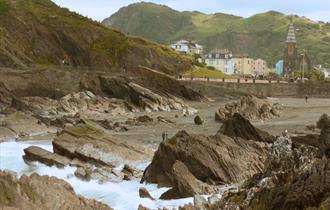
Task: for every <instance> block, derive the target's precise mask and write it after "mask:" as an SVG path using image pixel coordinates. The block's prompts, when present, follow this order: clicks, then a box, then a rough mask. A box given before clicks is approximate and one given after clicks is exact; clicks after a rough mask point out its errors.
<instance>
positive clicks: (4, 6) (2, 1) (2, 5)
mask: <svg viewBox="0 0 330 210" xmlns="http://www.w3.org/2000/svg"><path fill="white" fill-rule="evenodd" d="M9 10H10V5H9V3H8V1H6V0H0V15H6V14H8V13H9Z"/></svg>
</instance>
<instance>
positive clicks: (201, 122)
mask: <svg viewBox="0 0 330 210" xmlns="http://www.w3.org/2000/svg"><path fill="white" fill-rule="evenodd" d="M194 122H195V124H196V125H202V124H203V123H204V121H203V120H202V118H201V117H200V116H199V115H197V116H196V117H195V118H194Z"/></svg>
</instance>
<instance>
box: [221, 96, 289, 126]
mask: <svg viewBox="0 0 330 210" xmlns="http://www.w3.org/2000/svg"><path fill="white" fill-rule="evenodd" d="M282 109H283V108H282V106H281V105H280V104H278V103H275V104H273V105H271V104H270V103H268V102H267V101H266V100H262V99H258V98H256V97H254V96H251V95H249V96H243V97H242V98H241V100H240V101H238V102H232V103H228V104H226V105H225V106H224V107H221V108H219V110H218V111H217V112H216V113H215V120H216V121H218V122H221V123H222V122H224V121H225V120H227V119H228V118H230V117H232V116H233V115H234V114H235V113H239V114H240V115H242V116H243V117H245V118H246V119H248V120H268V119H271V118H273V117H279V116H280V113H281V110H282Z"/></svg>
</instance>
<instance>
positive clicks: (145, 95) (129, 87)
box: [100, 76, 184, 111]
mask: <svg viewBox="0 0 330 210" xmlns="http://www.w3.org/2000/svg"><path fill="white" fill-rule="evenodd" d="M100 80H101V88H102V90H103V91H104V92H105V93H107V94H109V95H110V96H112V97H115V98H120V99H123V100H127V101H129V102H131V103H133V104H134V105H135V106H137V107H139V108H141V109H143V110H145V111H169V110H171V109H172V110H181V109H182V108H183V106H184V103H183V101H182V100H180V99H179V98H177V97H175V96H172V95H169V94H166V95H161V94H158V93H156V92H153V91H152V90H150V89H148V88H145V87H142V86H140V85H138V84H137V83H135V82H132V81H130V80H128V79H126V78H118V77H117V78H116V77H105V76H101V77H100Z"/></svg>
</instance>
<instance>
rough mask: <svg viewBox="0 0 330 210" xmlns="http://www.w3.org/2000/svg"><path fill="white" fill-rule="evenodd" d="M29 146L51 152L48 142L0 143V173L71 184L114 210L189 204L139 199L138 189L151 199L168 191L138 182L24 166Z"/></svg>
mask: <svg viewBox="0 0 330 210" xmlns="http://www.w3.org/2000/svg"><path fill="white" fill-rule="evenodd" d="M29 146H38V147H41V148H43V149H46V150H48V151H51V152H52V151H53V147H52V144H51V141H38V142H36V141H30V142H29V141H28V142H26V141H25V142H3V143H0V170H10V171H14V172H16V173H17V175H18V176H21V175H23V174H25V175H30V174H32V173H38V174H39V175H48V176H55V177H57V178H60V179H63V180H65V181H67V182H68V183H70V184H71V186H72V187H73V189H74V190H75V192H76V193H77V194H80V195H82V196H84V197H87V198H92V199H95V200H98V201H100V202H103V203H106V204H108V205H109V206H111V207H112V208H114V209H115V210H135V209H137V208H138V206H139V204H142V205H143V206H145V207H148V208H150V209H157V208H163V207H166V208H169V209H172V208H177V207H179V206H182V205H184V204H187V203H191V202H193V198H186V199H178V200H169V201H164V200H159V199H156V200H154V201H152V200H150V199H147V198H140V197H139V188H140V187H145V188H146V189H147V190H148V191H149V192H150V194H151V196H152V197H154V198H159V197H160V195H161V194H162V193H164V192H166V191H167V190H168V188H157V186H156V185H154V184H140V183H139V182H138V181H123V182H119V183H113V182H107V183H103V184H100V183H98V182H97V181H96V180H92V181H89V182H87V181H82V180H80V179H78V178H76V177H75V176H74V171H75V170H76V168H75V167H69V166H67V167H65V168H63V169H59V168H57V167H48V166H46V165H44V164H41V163H38V162H32V163H29V164H27V163H25V162H24V160H23V158H22V156H23V155H24V149H25V148H27V147H29ZM146 165H147V164H146V163H141V164H139V165H137V166H136V167H138V168H140V169H143V168H144V167H145V166H146Z"/></svg>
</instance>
